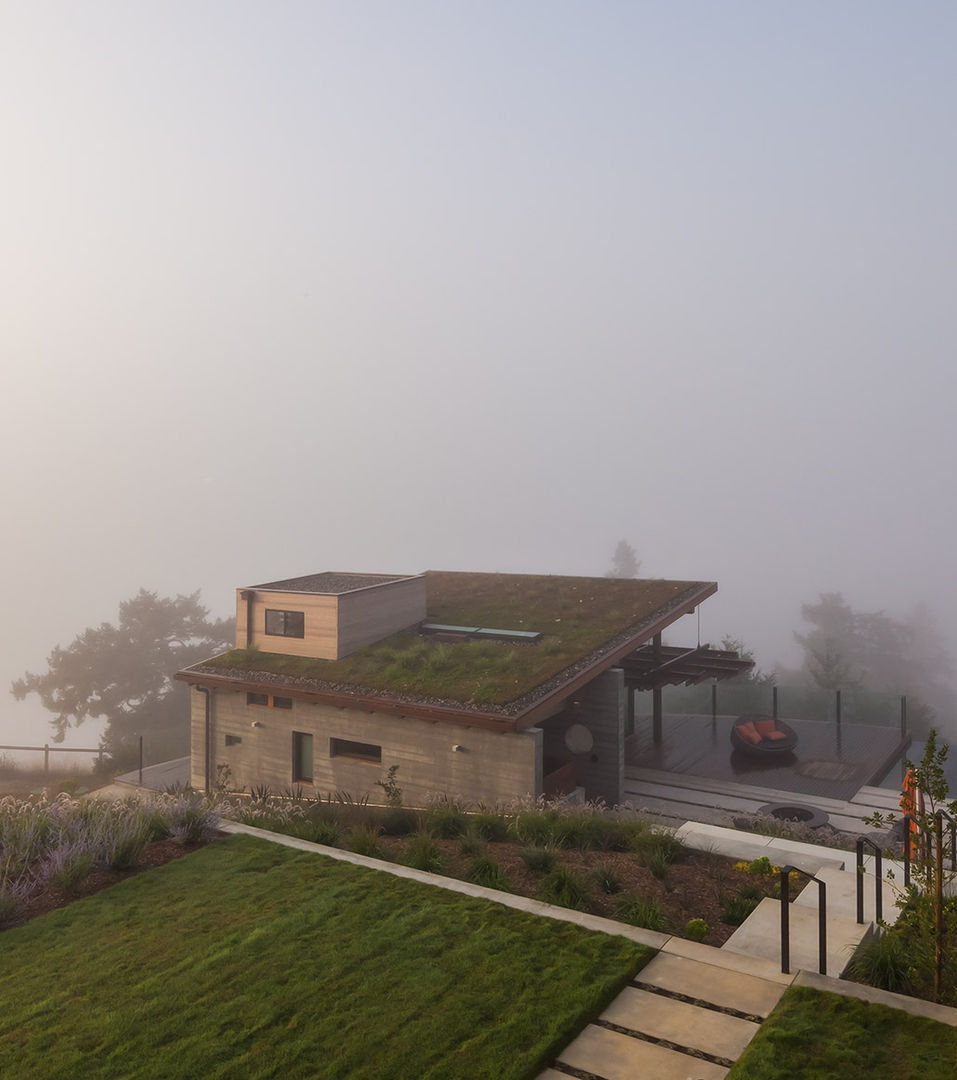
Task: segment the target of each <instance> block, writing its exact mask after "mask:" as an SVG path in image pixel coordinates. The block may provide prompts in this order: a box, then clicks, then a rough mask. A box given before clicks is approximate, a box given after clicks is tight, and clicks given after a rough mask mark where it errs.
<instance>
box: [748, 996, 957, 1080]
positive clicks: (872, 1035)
mask: <svg viewBox="0 0 957 1080" xmlns="http://www.w3.org/2000/svg"><path fill="white" fill-rule="evenodd" d="M955 1075H957V1028H953V1027H950V1026H948V1025H947V1024H940V1023H937V1022H936V1021H934V1020H926V1019H924V1018H923V1017H917V1016H911V1015H909V1014H908V1013H904V1012H899V1011H898V1010H897V1009H889V1008H887V1007H886V1006H884V1005H875V1004H871V1003H868V1002H864V1001H858V1000H857V999H856V998H849V997H843V996H841V995H839V994H831V993H827V992H823V991H819V990H812V989H809V988H807V987H792V988H791V989H790V990H788V991H787V992H786V993H785V995H784V997H782V998H781V1001H780V1003H779V1004H778V1007H777V1008H776V1009H775V1010H774V1012H773V1013H771V1015H770V1017H769V1018H768V1019H767V1020H766V1021H765V1022H764V1023H763V1024H762V1025H761V1029H760V1030H759V1032H758V1034H757V1035H756V1036H755V1038H754V1041H753V1042H752V1043H751V1045H750V1046H749V1047H748V1048H747V1050H745V1052H744V1054H743V1055H742V1056H741V1057H740V1058H739V1059H738V1062H737V1064H736V1065H735V1066H734V1068H733V1069H732V1070H731V1071H730V1072H729V1073H728V1078H727V1080H848V1078H849V1077H856V1076H873V1077H875V1078H880V1080H953V1078H954V1076H955Z"/></svg>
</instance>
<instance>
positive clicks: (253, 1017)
mask: <svg viewBox="0 0 957 1080" xmlns="http://www.w3.org/2000/svg"><path fill="white" fill-rule="evenodd" d="M3 946H4V955H3V964H2V971H0V1016H2V1020H0V1076H11V1077H13V1076H16V1077H17V1078H18V1080H29V1078H34V1077H35V1078H41V1077H42V1078H43V1080H56V1078H67V1077H69V1078H71V1080H81V1078H84V1077H97V1078H99V1080H110V1078H114V1077H116V1078H119V1077H123V1078H137V1077H140V1078H147V1077H148V1078H150V1080H164V1078H174V1077H175V1078H181V1077H198V1076H201V1077H204V1078H205V1080H212V1078H217V1077H219V1078H226V1077H235V1076H242V1077H244V1078H249V1080H259V1078H267V1077H283V1078H286V1080H295V1078H297V1077H298V1078H303V1080H305V1078H310V1080H313V1078H315V1080H321V1078H330V1080H331V1078H333V1077H335V1078H342V1077H350V1078H353V1080H362V1078H370V1080H371V1078H381V1077H384V1076H388V1077H390V1078H393V1080H402V1078H409V1080H413V1078H414V1080H425V1078H433V1080H454V1078H457V1077H461V1078H463V1080H464V1078H469V1080H478V1078H481V1077H495V1078H497V1080H505V1078H510V1077H511V1078H520V1077H529V1078H530V1077H534V1076H535V1075H536V1074H537V1073H538V1072H539V1071H540V1070H541V1068H543V1067H544V1065H545V1064H546V1062H547V1060H548V1058H549V1057H550V1056H551V1055H553V1054H554V1053H556V1052H557V1051H558V1050H559V1049H560V1048H561V1047H562V1046H563V1045H564V1044H565V1043H566V1042H567V1041H568V1039H569V1038H570V1037H571V1036H572V1035H573V1034H574V1033H575V1031H577V1030H578V1029H579V1028H580V1027H581V1026H583V1024H584V1023H585V1022H586V1021H587V1020H588V1019H590V1018H591V1017H592V1016H594V1015H595V1014H596V1013H597V1012H598V1011H599V1010H600V1009H601V1008H603V1007H604V1005H605V1004H606V1003H607V1002H608V1001H609V1000H610V999H611V997H612V996H613V995H614V994H615V993H616V992H617V991H618V989H619V988H620V987H621V986H622V985H623V984H624V983H625V982H626V981H627V980H628V979H629V978H630V977H631V976H632V975H633V973H634V972H635V971H636V970H638V968H640V967H641V966H642V964H643V963H644V962H645V961H646V960H647V959H648V958H649V956H650V953H649V951H648V950H645V949H643V948H641V947H640V946H638V945H635V944H633V943H631V942H628V941H626V940H625V939H624V938H616V937H609V936H606V935H602V934H593V933H589V932H586V931H583V930H581V929H580V928H578V927H574V926H570V925H568V924H562V923H553V922H551V921H549V920H545V919H539V918H535V917H533V916H529V915H525V914H523V913H521V912H515V911H511V910H509V909H506V908H502V907H500V906H499V905H496V904H492V903H487V902H484V901H477V900H472V899H469V898H464V897H461V896H456V895H454V894H451V893H446V892H444V891H443V890H440V889H433V888H430V887H428V886H424V885H420V884H418V883H416V882H410V881H405V880H402V879H399V878H394V877H390V876H389V875H385V874H377V873H375V872H374V871H367V870H364V869H363V868H359V867H354V866H350V865H348V864H344V863H337V862H334V861H332V860H329V859H325V858H323V857H321V856H317V855H314V854H312V853H307V852H298V851H294V850H291V849H289V848H283V847H279V846H277V845H274V844H270V843H266V842H264V841H259V840H255V839H253V838H250V837H243V836H237V837H232V838H230V839H229V840H227V841H224V842H221V843H216V844H214V845H211V846H209V847H207V848H204V849H202V850H200V851H197V852H195V853H194V854H192V855H189V856H186V857H185V858H183V859H180V860H178V861H177V862H175V863H171V864H169V865H168V866H164V867H162V868H160V869H158V870H154V871H151V872H149V873H146V874H142V875H140V876H138V877H136V878H132V879H130V880H128V881H126V882H123V883H122V884H120V885H117V886H114V887H113V888H111V889H108V890H105V891H104V892H102V893H98V894H97V895H95V896H92V897H89V898H87V899H85V900H81V901H78V902H76V903H74V904H72V905H70V906H69V907H67V908H63V909H61V910H59V911H56V912H53V913H51V914H50V915H47V916H44V917H41V918H39V919H36V920H35V921H34V922H32V923H29V924H27V925H26V926H23V927H19V928H17V929H14V930H9V931H7V932H6V933H4V935H3Z"/></svg>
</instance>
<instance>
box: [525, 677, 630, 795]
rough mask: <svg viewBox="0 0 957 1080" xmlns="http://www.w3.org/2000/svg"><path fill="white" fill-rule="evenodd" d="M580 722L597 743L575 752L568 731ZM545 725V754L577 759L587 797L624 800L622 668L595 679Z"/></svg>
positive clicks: (579, 780) (578, 772) (577, 772)
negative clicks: (571, 749)
mask: <svg viewBox="0 0 957 1080" xmlns="http://www.w3.org/2000/svg"><path fill="white" fill-rule="evenodd" d="M579 724H580V725H582V726H584V727H586V728H588V730H589V731H590V732H591V735H592V739H593V740H594V744H593V746H592V748H591V750H589V751H587V752H584V753H578V754H572V753H571V752H570V751H569V750H568V748H567V746H566V744H565V733H566V732H567V731H568V729H569V728H570V727H573V726H576V725H579ZM543 727H544V728H545V753H546V755H552V756H554V758H555V759H556V760H561V759H572V760H574V761H575V774H576V777H577V780H578V783H579V785H580V786H581V787H583V788H584V789H585V798H586V799H588V800H589V801H590V802H597V801H598V800H601V801H603V802H605V803H607V804H608V805H609V806H615V805H617V804H618V803H620V802H621V800H622V798H623V797H624V791H625V735H624V731H625V677H624V673H623V672H622V670H621V668H611V669H610V670H609V671H604V672H602V674H601V675H599V676H598V677H597V678H595V679H592V681H591V682H590V683H588V684H587V685H586V686H584V687H582V689H581V690H579V691H578V693H576V694H574V695H572V698H571V700H570V701H569V703H568V706H567V707H566V708H565V710H564V711H563V712H562V713H561V714H560V715H558V716H556V717H554V718H553V719H552V720H549V721H546V722H545V724H543Z"/></svg>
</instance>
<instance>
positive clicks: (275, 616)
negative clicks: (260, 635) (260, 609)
mask: <svg viewBox="0 0 957 1080" xmlns="http://www.w3.org/2000/svg"><path fill="white" fill-rule="evenodd" d="M266 633H267V634H268V635H269V636H270V637H305V636H306V616H305V612H302V611H274V610H272V609H271V608H267V609H266Z"/></svg>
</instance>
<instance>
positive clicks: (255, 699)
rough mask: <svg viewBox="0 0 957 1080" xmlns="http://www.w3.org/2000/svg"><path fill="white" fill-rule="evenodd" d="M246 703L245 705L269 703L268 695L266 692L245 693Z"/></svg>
mask: <svg viewBox="0 0 957 1080" xmlns="http://www.w3.org/2000/svg"><path fill="white" fill-rule="evenodd" d="M246 704H247V705H268V704H269V695H268V694H247V695H246Z"/></svg>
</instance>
